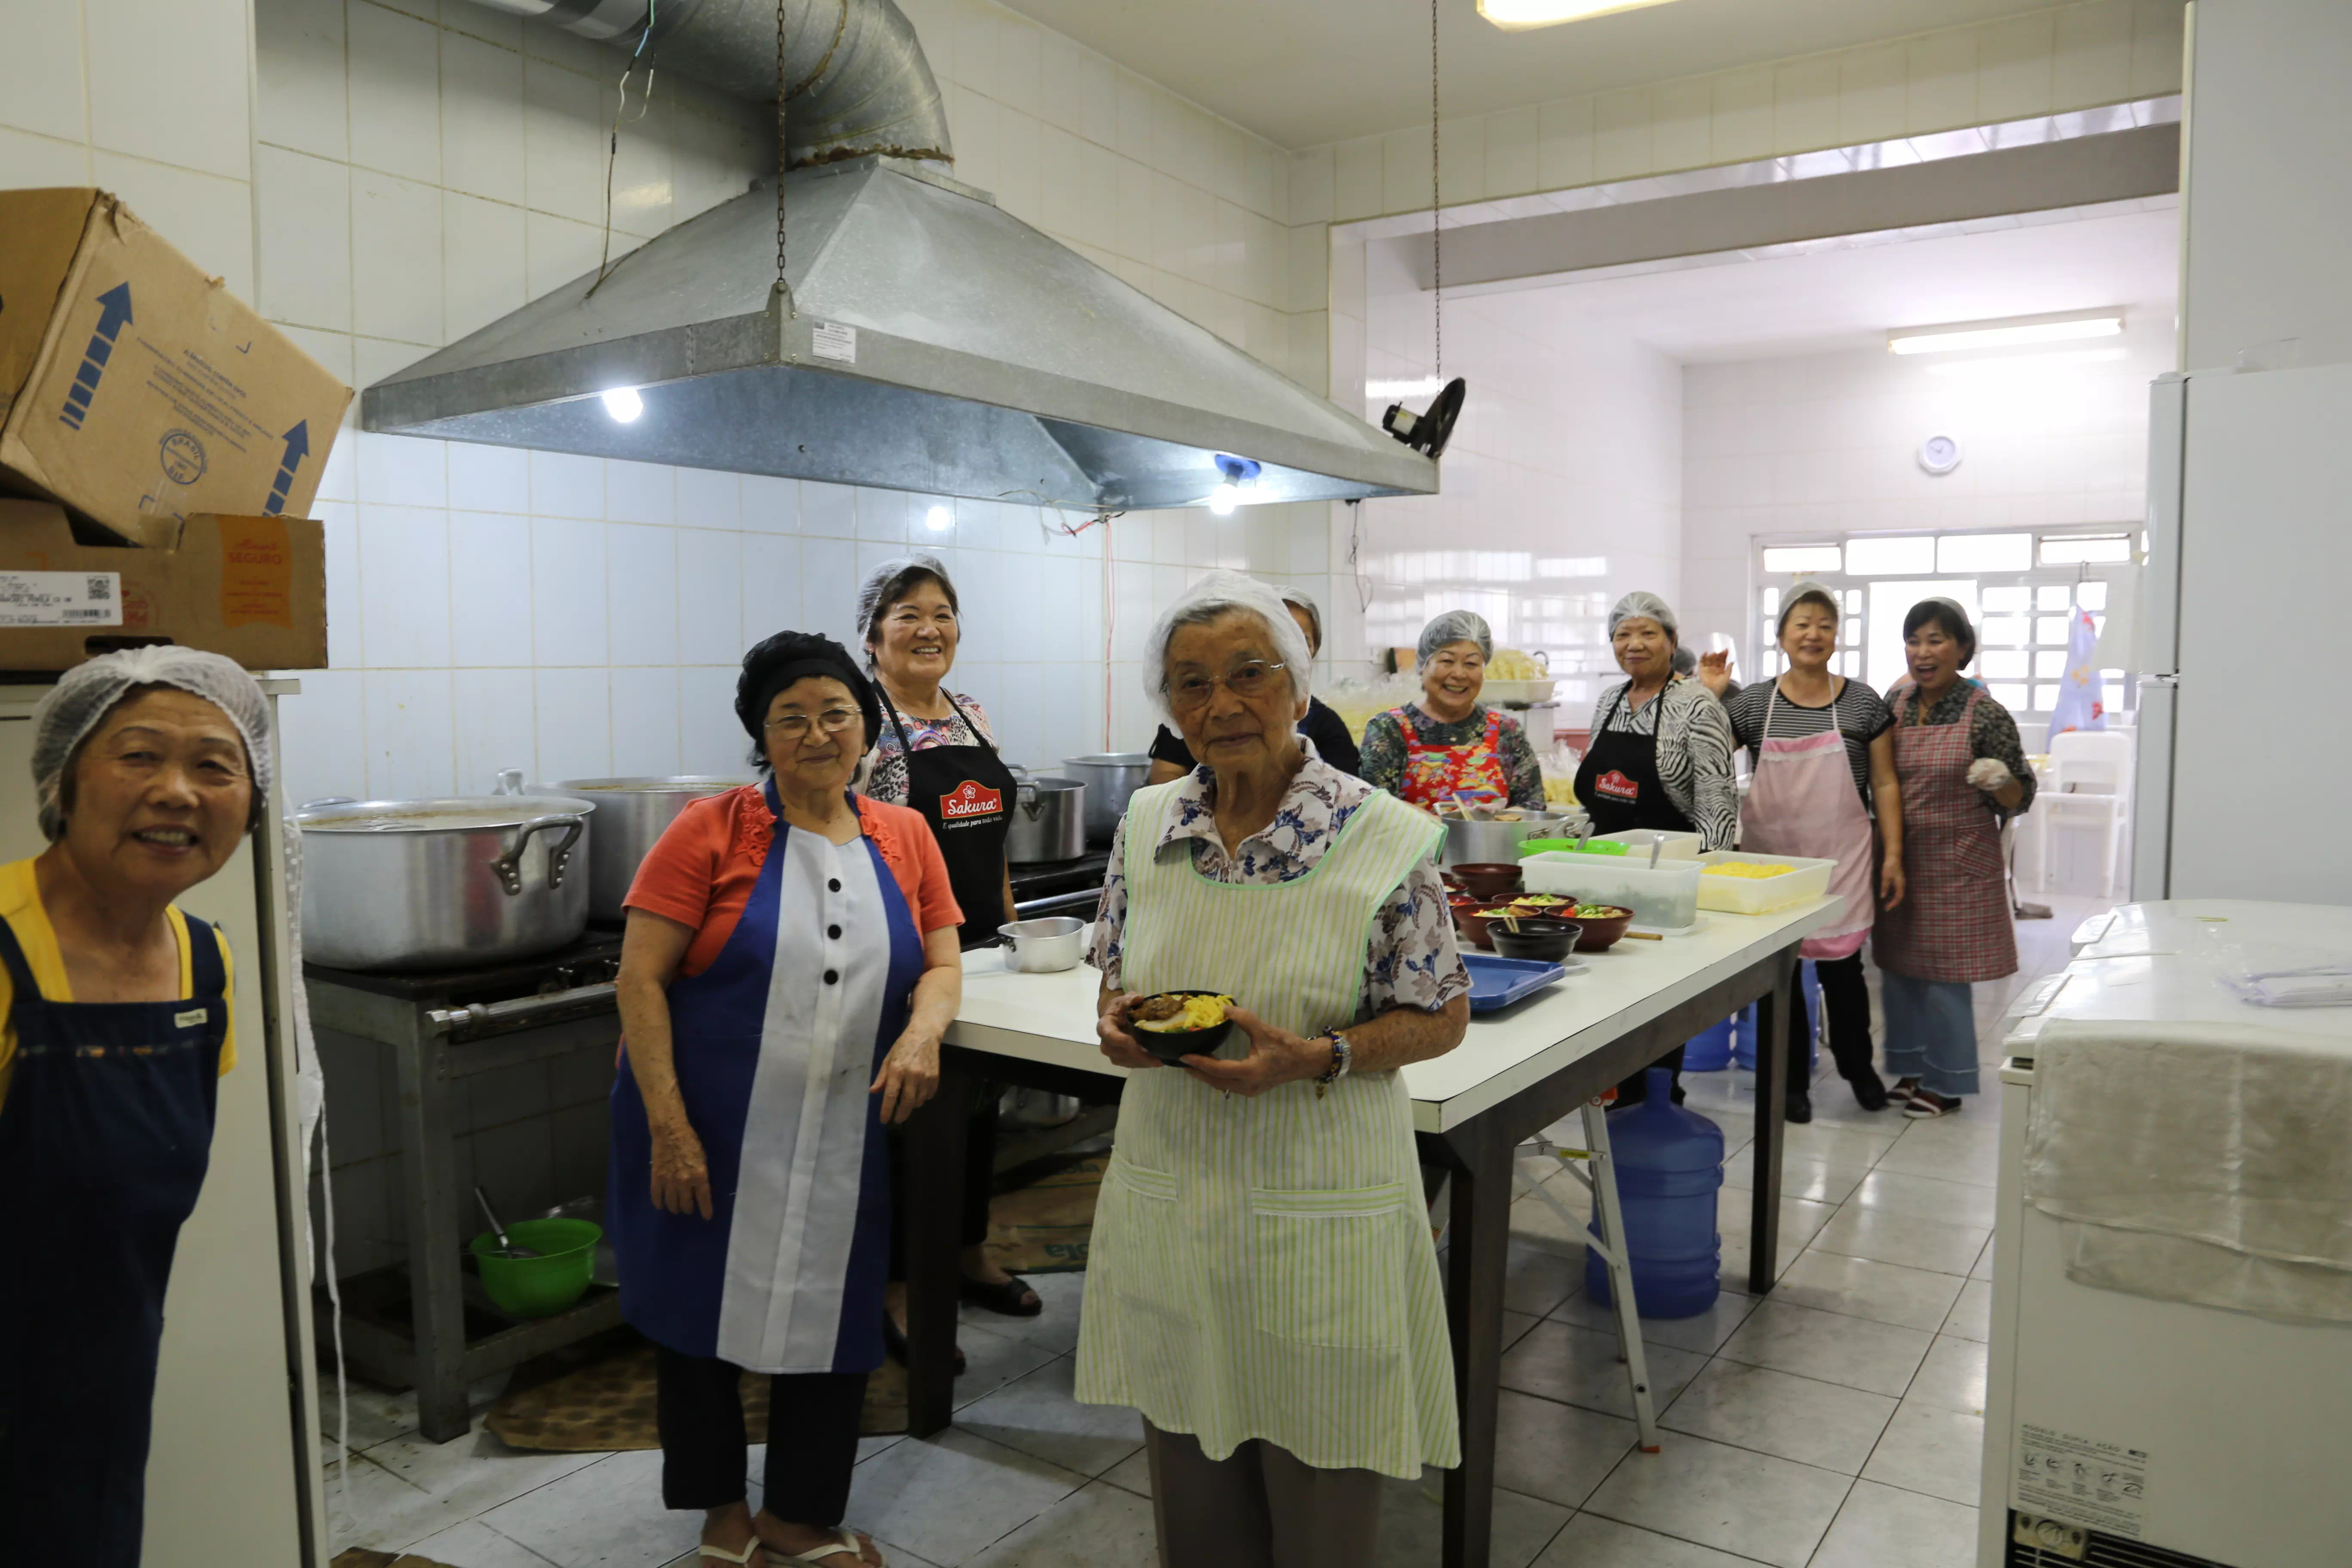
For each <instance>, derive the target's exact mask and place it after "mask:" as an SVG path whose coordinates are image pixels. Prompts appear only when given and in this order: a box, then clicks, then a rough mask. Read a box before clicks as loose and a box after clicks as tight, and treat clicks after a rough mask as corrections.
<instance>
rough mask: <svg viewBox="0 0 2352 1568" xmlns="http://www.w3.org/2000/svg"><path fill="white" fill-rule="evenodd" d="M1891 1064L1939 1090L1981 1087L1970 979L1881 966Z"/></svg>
mask: <svg viewBox="0 0 2352 1568" xmlns="http://www.w3.org/2000/svg"><path fill="white" fill-rule="evenodd" d="M1878 979H1879V990H1878V994H1879V999H1880V1001H1881V1002H1882V1003H1883V1004H1884V1005H1885V1009H1886V1046H1885V1057H1886V1070H1887V1072H1888V1073H1889V1074H1891V1075H1892V1076H1894V1077H1895V1078H1916V1079H1918V1080H1919V1085H1920V1087H1921V1088H1923V1089H1932V1090H1933V1091H1935V1092H1936V1093H1937V1094H1944V1095H1954V1094H1974V1093H1976V1092H1977V1011H1976V1005H1975V1003H1974V1001H1973V999H1972V997H1971V994H1970V989H1971V988H1970V987H1969V984H1968V983H1967V982H1965V981H1958V980H1915V979H1913V978H1912V977H1911V976H1909V975H1907V974H1894V973H1887V972H1886V971H1884V970H1882V971H1880V972H1879V976H1878Z"/></svg>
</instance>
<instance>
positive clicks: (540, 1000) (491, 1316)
mask: <svg viewBox="0 0 2352 1568" xmlns="http://www.w3.org/2000/svg"><path fill="white" fill-rule="evenodd" d="M620 966H621V934H620V932H619V931H603V930H591V931H590V932H589V933H588V934H587V935H586V936H584V937H583V938H582V939H581V940H580V941H578V942H573V943H572V945H570V946H568V947H565V948H562V949H559V950H558V951H556V952H551V953H548V954H545V955H544V956H541V957H539V958H531V959H522V960H517V961H511V962H508V963H494V964H484V965H479V966H477V967H471V968H466V969H453V970H436V971H430V972H426V973H404V974H373V973H360V972H358V971H354V970H345V969H330V968H327V967H325V966H324V965H321V964H316V963H310V964H305V965H304V966H303V971H302V973H303V980H304V983H305V988H306V989H307V991H308V992H309V994H310V1021H311V1024H312V1026H314V1027H317V1028H320V1029H333V1030H338V1031H340V1032H341V1033H343V1034H345V1035H351V1036H355V1037H360V1038H362V1039H366V1040H372V1041H374V1042H376V1043H377V1044H378V1045H380V1046H382V1047H384V1048H386V1049H388V1050H390V1051H392V1052H393V1053H394V1059H395V1061H396V1064H397V1067H398V1072H399V1079H400V1123H401V1131H402V1134H403V1138H402V1144H403V1147H402V1160H401V1171H402V1184H403V1189H404V1190H403V1194H402V1197H403V1207H404V1213H405V1215H406V1218H407V1226H408V1264H407V1268H406V1269H405V1271H404V1278H403V1277H400V1276H399V1275H396V1274H394V1273H392V1272H389V1271H387V1272H384V1273H379V1274H376V1275H372V1276H362V1277H360V1278H358V1279H353V1280H352V1281H350V1282H349V1284H348V1285H347V1286H346V1288H345V1300H344V1312H345V1319H344V1325H343V1346H344V1353H345V1354H346V1355H347V1356H348V1357H350V1361H351V1365H352V1369H353V1370H354V1371H357V1372H360V1373H363V1374H365V1375H366V1376H368V1377H370V1378H373V1379H375V1380H377V1381H380V1382H383V1383H387V1384H392V1385H393V1386H394V1387H407V1386H413V1387H414V1388H415V1390H416V1405H417V1417H418V1426H420V1427H421V1428H422V1429H423V1431H424V1434H425V1436H426V1437H428V1438H430V1439H431V1440H433V1441H434V1442H436V1443H446V1442H448V1441H450V1440H451V1439H453V1438H457V1437H461V1436H465V1434H466V1431H467V1427H468V1425H469V1421H468V1416H467V1404H466V1389H467V1385H468V1384H471V1383H474V1382H476V1381H478V1380H479V1379H481V1378H484V1377H488V1376H489V1375H491V1374H492V1373H499V1372H504V1371H506V1370H508V1369H509V1368H511V1367H513V1366H516V1365H518V1364H520V1363H522V1362H524V1361H527V1360H529V1359H530V1358H531V1357H533V1356H536V1355H540V1354H542V1353H544V1352H548V1351H551V1350H553V1349H555V1348H557V1347H558V1346H561V1345H566V1344H570V1343H572V1342H574V1341H577V1340H581V1339H584V1338H586V1337H587V1336H588V1335H590V1334H594V1333H598V1332H601V1331H604V1330H606V1329H610V1328H614V1327H615V1326H617V1325H618V1324H619V1323H620V1321H621V1299H620V1295H619V1292H617V1291H615V1290H613V1289H607V1288H604V1287H602V1286H593V1285H592V1286H591V1287H590V1288H589V1291H588V1294H587V1295H585V1296H583V1298H581V1300H579V1302H578V1303H577V1304H575V1305H574V1306H572V1307H571V1308H569V1309H568V1310H564V1311H562V1312H559V1313H556V1314H554V1315H553V1316H551V1317H545V1318H534V1319H530V1320H528V1321H518V1320H515V1319H511V1318H508V1317H506V1316H505V1315H504V1314H503V1313H501V1312H499V1310H498V1309H497V1308H496V1307H494V1306H492V1305H491V1304H490V1300H489V1298H488V1296H486V1295H484V1294H482V1292H481V1289H480V1285H479V1283H478V1281H477V1280H476V1279H474V1277H473V1276H472V1275H471V1274H470V1273H468V1272H467V1270H466V1268H465V1265H464V1258H465V1242H466V1238H467V1235H469V1234H471V1231H470V1227H469V1226H467V1225H466V1224H464V1223H463V1221H462V1219H461V1216H462V1215H463V1214H464V1212H465V1209H466V1206H467V1197H468V1194H465V1193H463V1192H460V1191H459V1190H458V1188H457V1162H456V1159H455V1158H454V1134H455V1120H454V1117H453V1114H452V1100H453V1098H454V1094H455V1089H456V1086H457V1081H458V1080H459V1079H464V1078H467V1077H469V1076H471V1075H473V1074H476V1073H484V1072H490V1071H494V1070H496V1069H498V1068H507V1067H514V1066H517V1065H520V1064H521V1063H524V1062H530V1061H540V1060H544V1059H546V1058H550V1057H554V1056H561V1055H563V1054H566V1053H568V1052H572V1051H578V1050H589V1049H595V1050H604V1051H611V1050H612V1049H613V1048H614V1046H615V1044H616V1043H617V1042H618V1040H619V1038H620V1034H621V1020H620V1011H619V1006H618V1004H617V1002H616V1000H615V993H614V984H613V979H614V975H615V974H617V973H619V971H620ZM509 1217H520V1216H509ZM330 1266H331V1264H330Z"/></svg>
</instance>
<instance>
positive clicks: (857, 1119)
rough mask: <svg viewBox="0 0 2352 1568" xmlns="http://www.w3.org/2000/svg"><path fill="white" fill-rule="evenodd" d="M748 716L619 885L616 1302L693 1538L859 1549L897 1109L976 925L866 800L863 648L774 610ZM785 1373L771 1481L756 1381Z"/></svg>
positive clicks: (665, 1480) (669, 1481) (919, 1098)
mask: <svg viewBox="0 0 2352 1568" xmlns="http://www.w3.org/2000/svg"><path fill="white" fill-rule="evenodd" d="M735 713H736V717H737V718H738V719H740V721H742V724H743V728H744V730H745V731H746V732H748V733H749V734H750V735H751V740H752V742H753V749H752V762H753V763H754V764H755V765H757V766H758V767H759V768H760V769H761V771H762V772H763V773H767V774H768V778H767V780H766V782H764V783H762V784H747V785H745V786H744V787H742V788H740V789H736V790H730V791H728V792H727V793H726V794H724V795H713V796H711V797H710V798H709V799H707V800H699V801H697V802H695V803H694V804H693V805H690V806H688V808H687V809H686V811H685V812H684V813H682V814H681V815H680V816H678V818H677V821H676V822H674V823H672V824H671V825H670V827H669V829H668V830H667V832H666V833H664V834H663V835H662V837H661V840H660V842H659V843H657V844H656V845H655V847H654V848H653V851H652V853H650V854H648V855H647V856H646V858H645V862H644V864H643V865H642V866H641V867H639V868H638V871H637V877H636V880H635V883H634V884H633V885H632V886H631V887H630V889H629V897H628V912H629V913H628V931H627V934H626V936H625V939H624V945H623V947H622V950H621V973H620V982H619V989H620V1005H621V1023H622V1027H623V1030H624V1041H625V1043H624V1046H623V1050H622V1058H621V1069H622V1070H621V1072H620V1075H619V1077H618V1079H616V1080H615V1081H614V1087H613V1156H612V1187H611V1192H610V1194H608V1197H607V1200H606V1210H607V1216H608V1223H609V1225H610V1227H611V1230H612V1236H613V1244H614V1248H615V1249H616V1250H617V1252H618V1253H619V1256H620V1266H621V1311H622V1315H623V1316H624V1317H625V1318H626V1319H627V1320H628V1321H629V1322H630V1323H631V1324H633V1325H634V1326H635V1328H636V1329H638V1330H639V1331H641V1332H643V1333H644V1334H645V1335H646V1337H647V1338H648V1339H651V1340H652V1341H653V1342H655V1344H656V1347H657V1349H658V1352H659V1373H658V1377H659V1382H658V1393H657V1410H658V1420H659V1426H660V1432H661V1440H662V1500H663V1501H664V1502H665V1503H666V1504H667V1506H668V1507H671V1508H677V1509H700V1510H704V1523H703V1531H702V1542H703V1546H702V1555H703V1556H704V1557H705V1558H706V1559H709V1560H713V1561H717V1562H725V1563H753V1564H755V1568H756V1564H758V1563H759V1562H760V1560H761V1552H762V1549H764V1551H765V1553H766V1558H765V1561H766V1563H767V1564H768V1568H779V1565H781V1564H784V1563H794V1564H813V1565H822V1568H857V1565H858V1564H860V1563H869V1564H870V1563H879V1562H880V1561H881V1559H880V1557H879V1556H878V1555H877V1553H876V1552H874V1549H873V1545H872V1543H871V1542H867V1541H865V1540H864V1539H863V1538H861V1537H857V1536H853V1535H849V1534H847V1533H845V1532H844V1531H842V1530H841V1529H840V1528H839V1525H840V1521H841V1517H842V1513H843V1511H844V1510H845V1507H846V1506H847V1502H848V1498H849V1472H850V1467H851V1465H852V1464H854V1463H855V1462H856V1457H857V1428H858V1416H859V1412H860V1410H861V1408H862V1405H863V1401H864V1396H865V1389H866V1373H868V1372H870V1371H872V1370H873V1369H874V1368H875V1367H876V1366H877V1365H879V1364H880V1363H881V1361H882V1321H883V1314H882V1285H883V1275H884V1272H885V1266H886V1264H887V1258H888V1252H889V1230H890V1210H889V1201H888V1197H887V1179H886V1175H885V1166H886V1163H887V1162H886V1157H885V1154H884V1149H883V1142H884V1134H883V1129H884V1127H885V1126H886V1125H887V1124H889V1123H893V1122H899V1121H905V1120H906V1119H907V1118H908V1116H909V1115H911V1114H913V1112H914V1111H915V1110H916V1109H917V1108H918V1107H919V1106H921V1105H922V1104H923V1103H924V1102H925V1101H926V1100H929V1099H930V1098H931V1095H932V1094H933V1092H934V1091H935V1090H936V1089H937V1088H938V1086H939V1060H940V1037H941V1035H943V1034H944V1033H945V1032H946V1029H947V1026H948V1023H949V1021H950V1019H951V1018H953V1017H954V1016H955V1010H956V1006H957V1004H958V1002H959V1001H960V999H961V995H962V971H961V963H960V960H959V957H958V948H957V942H956V928H957V926H958V925H959V924H961V921H962V918H963V915H962V911H961V910H960V909H959V908H958V907H957V904H956V900H955V894H954V892H953V890H952V889H951V888H950V882H949V877H948V868H947V865H946V862H945V861H944V860H943V859H942V858H941V857H940V848H939V845H938V844H937V843H936V842H935V841H934V840H933V838H932V837H931V835H930V832H929V829H928V828H927V827H926V826H925V825H924V822H923V819H922V818H921V817H920V816H918V815H916V814H915V813H914V812H912V811H909V810H908V809H907V808H906V807H904V806H896V805H883V804H882V803H880V802H878V801H873V800H867V799H865V798H863V797H861V796H859V795H855V794H853V793H852V792H851V790H850V787H849V782H850V776H851V774H852V773H854V772H855V771H856V767H857V763H858V760H859V759H860V758H861V757H863V756H864V755H865V753H866V749H867V748H868V747H869V746H871V745H872V744H873V743H874V740H875V737H876V735H877V733H878V732H879V731H880V729H881V723H882V719H881V705H880V703H879V702H878V701H877V699H876V697H875V695H874V688H873V687H872V685H871V684H870V683H869V682H868V681H867V680H866V676H865V675H864V673H863V672H861V671H860V670H859V669H858V668H857V664H856V660H855V659H853V658H851V657H850V654H849V651H848V650H847V649H846V648H845V647H842V646H841V645H840V644H839V643H836V642H834V641H833V640H832V639H830V638H828V637H817V636H814V635H813V634H809V633H804V632H779V633H777V634H776V635H775V636H774V637H770V638H769V639H768V640H767V641H765V642H763V643H761V644H760V645H759V646H758V647H755V648H753V649H752V650H751V652H750V653H748V654H746V655H744V657H743V673H742V675H741V677H740V679H738V680H737V682H736V686H735ZM747 1371H749V1372H756V1373H768V1374H771V1385H770V1394H769V1415H768V1431H769V1441H768V1452H767V1461H766V1467H765V1473H766V1493H765V1496H764V1497H763V1499H762V1503H763V1506H762V1508H761V1510H760V1512H759V1513H758V1515H757V1516H756V1517H755V1516H754V1515H753V1514H752V1513H751V1510H749V1509H748V1508H747V1506H746V1505H745V1501H744V1476H745V1473H746V1457H745V1453H744V1447H745V1437H744V1426H743V1409H742V1405H741V1402H740V1397H739V1394H738V1387H739V1384H740V1378H741V1374H742V1373H744V1372H747Z"/></svg>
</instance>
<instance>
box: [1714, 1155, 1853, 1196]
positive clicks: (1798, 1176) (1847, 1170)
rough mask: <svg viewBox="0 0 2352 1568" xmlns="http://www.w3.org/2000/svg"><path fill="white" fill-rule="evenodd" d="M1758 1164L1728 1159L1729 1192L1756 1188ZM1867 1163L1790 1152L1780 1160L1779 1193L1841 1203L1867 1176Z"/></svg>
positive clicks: (1725, 1178) (1725, 1177)
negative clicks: (1823, 1158) (1844, 1162)
mask: <svg viewBox="0 0 2352 1568" xmlns="http://www.w3.org/2000/svg"><path fill="white" fill-rule="evenodd" d="M1755 1174H1756V1167H1755V1166H1754V1165H1752V1164H1750V1163H1748V1162H1747V1161H1745V1160H1727V1161H1726V1162H1724V1166H1723V1186H1724V1190H1725V1191H1726V1192H1735V1193H1744V1192H1748V1191H1752V1190H1753V1185H1754V1182H1755ZM1869 1174H1870V1167H1869V1166H1868V1165H1866V1164H1862V1165H1849V1164H1843V1163H1834V1162H1832V1161H1829V1160H1821V1159H1814V1158H1811V1157H1810V1156H1801V1155H1796V1154H1791V1155H1789V1156H1788V1157H1786V1158H1784V1159H1783V1160H1782V1161H1781V1162H1780V1195H1781V1196H1782V1197H1783V1198H1803V1199H1806V1200H1807V1201H1809V1202H1811V1203H1817V1204H1842V1203H1843V1202H1845V1201H1846V1200H1847V1199H1848V1198H1850V1197H1852V1196H1853V1193H1854V1189H1855V1188H1856V1187H1858V1186H1860V1185H1861V1184H1862V1183H1863V1180H1864V1177H1866V1176H1868V1175H1869Z"/></svg>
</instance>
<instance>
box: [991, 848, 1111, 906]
mask: <svg viewBox="0 0 2352 1568" xmlns="http://www.w3.org/2000/svg"><path fill="white" fill-rule="evenodd" d="M1109 868H1110V851H1109V850H1108V849H1088V850H1087V852H1086V853H1085V854H1084V855H1081V856H1079V857H1078V858H1076V859H1075V860H1048V861H1044V862H1041V863H1038V864H1036V865H1029V866H1015V867H1013V909H1014V910H1015V911H1017V912H1018V913H1019V914H1020V916H1021V918H1022V919H1023V920H1024V921H1028V920H1035V919H1036V918H1037V917H1039V916H1040V915H1076V916H1077V917H1078V919H1080V920H1082V921H1090V920H1092V919H1094V918H1095V904H1096V902H1097V900H1098V899H1099V898H1100V897H1101V894H1102V885H1103V874H1104V873H1105V872H1106V871H1107V870H1108V869H1109Z"/></svg>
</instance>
